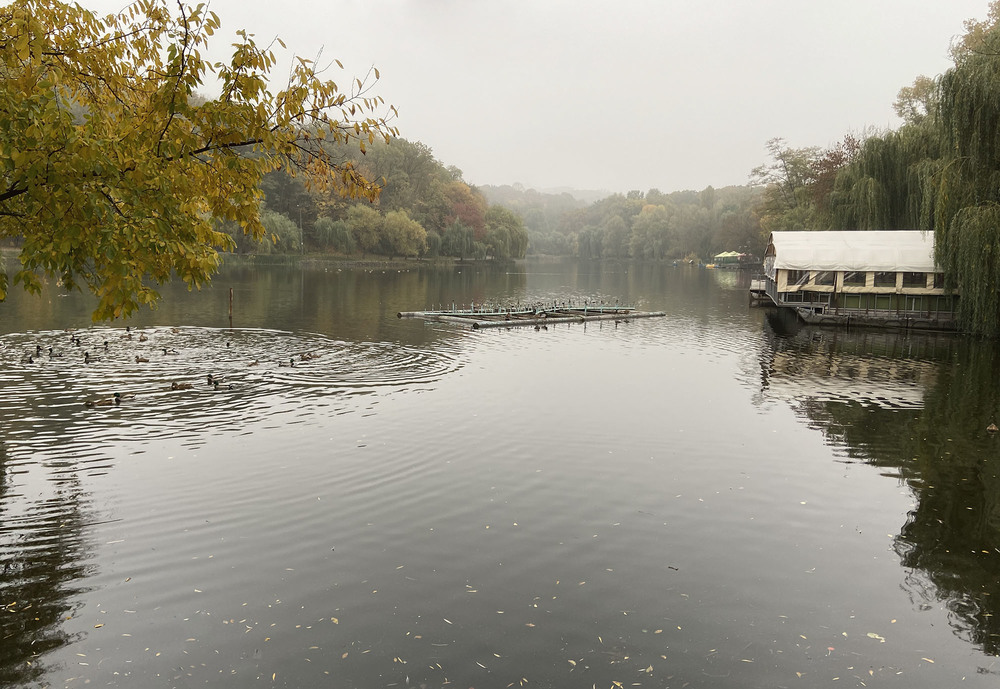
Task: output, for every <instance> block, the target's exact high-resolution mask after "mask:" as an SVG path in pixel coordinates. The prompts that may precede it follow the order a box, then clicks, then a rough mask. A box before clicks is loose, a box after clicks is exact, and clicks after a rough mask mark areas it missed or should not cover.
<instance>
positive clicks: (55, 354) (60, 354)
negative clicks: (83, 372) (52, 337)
mask: <svg viewBox="0 0 1000 689" xmlns="http://www.w3.org/2000/svg"><path fill="white" fill-rule="evenodd" d="M62 355H63V353H62V352H57V351H56V350H54V349H52V347H49V356H50V357H59V356H62Z"/></svg>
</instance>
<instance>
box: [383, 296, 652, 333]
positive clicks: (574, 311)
mask: <svg viewBox="0 0 1000 689" xmlns="http://www.w3.org/2000/svg"><path fill="white" fill-rule="evenodd" d="M666 315H667V314H666V312H664V311H638V310H636V308H635V307H633V306H622V305H618V304H614V305H610V304H600V303H594V304H591V303H584V304H574V303H572V302H562V303H559V302H552V303H550V304H533V305H527V306H525V305H521V304H518V305H515V306H498V305H493V304H483V305H476V304H473V305H472V306H470V307H468V308H466V307H462V308H459V307H457V306H455V305H452V307H451V308H450V309H445V310H438V311H401V312H399V313H397V314H396V316H397V317H399V318H423V319H424V320H428V321H441V322H444V323H461V324H462V325H471V326H472V327H473V328H474V329H476V330H478V329H480V328H505V327H514V326H524V325H543V324H547V323H585V322H587V321H610V320H613V321H616V322H625V323H627V322H628V321H629V320H630V319H633V318H655V317H660V316H666Z"/></svg>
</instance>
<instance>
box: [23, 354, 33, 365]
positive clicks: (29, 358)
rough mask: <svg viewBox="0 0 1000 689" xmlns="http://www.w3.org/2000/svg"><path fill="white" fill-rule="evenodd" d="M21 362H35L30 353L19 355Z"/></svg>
mask: <svg viewBox="0 0 1000 689" xmlns="http://www.w3.org/2000/svg"><path fill="white" fill-rule="evenodd" d="M21 363H22V364H33V363H35V359H34V357H32V356H31V355H30V354H25V355H24V356H22V357H21Z"/></svg>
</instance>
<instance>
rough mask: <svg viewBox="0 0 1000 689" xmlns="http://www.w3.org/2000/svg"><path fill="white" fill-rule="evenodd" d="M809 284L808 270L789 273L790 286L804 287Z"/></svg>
mask: <svg viewBox="0 0 1000 689" xmlns="http://www.w3.org/2000/svg"><path fill="white" fill-rule="evenodd" d="M807 282H809V271H808V270H790V271H788V284H789V285H804V284H806V283H807Z"/></svg>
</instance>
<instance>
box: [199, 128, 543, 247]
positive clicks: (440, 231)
mask: <svg viewBox="0 0 1000 689" xmlns="http://www.w3.org/2000/svg"><path fill="white" fill-rule="evenodd" d="M341 148H342V149H346V147H341ZM347 153H348V151H347V150H341V151H339V154H340V155H346V154H347ZM354 153H355V156H354V158H355V159H353V160H350V161H349V162H350V165H351V166H352V167H353V168H354V169H357V170H358V171H359V172H360V173H361V174H362V175H363V176H364V177H365V178H366V179H372V180H378V181H379V183H380V185H381V190H380V193H379V195H378V198H377V199H375V200H368V199H350V198H344V196H343V195H341V194H339V193H335V192H327V191H324V190H316V189H312V188H309V187H308V186H307V185H306V183H305V181H304V180H303V179H302V178H301V177H299V176H297V175H295V174H291V173H290V171H288V170H286V169H284V168H283V169H279V170H275V171H272V172H270V173H268V174H267V175H265V176H264V178H263V180H262V181H261V191H262V192H263V197H264V201H263V207H262V209H261V222H262V224H263V225H264V227H265V228H266V230H267V234H266V235H265V236H263V237H260V238H254V237H250V236H247V235H246V234H245V233H243V232H242V230H241V229H240V227H239V226H238V225H236V224H234V223H219V224H218V227H219V229H220V230H221V231H223V232H225V233H226V234H228V235H229V236H230V237H231V238H232V239H233V242H234V244H235V251H236V252H237V253H254V254H261V253H263V254H268V253H285V254H287V253H300V252H307V251H308V252H317V251H318V252H330V253H335V254H341V255H358V254H360V255H366V256H367V255H378V256H386V257H392V258H400V257H417V256H419V257H430V258H434V257H439V256H451V257H455V258H459V259H465V258H474V259H480V260H481V259H486V258H491V259H497V260H509V259H518V258H523V257H524V255H525V252H526V250H527V247H528V235H527V232H526V231H525V229H524V226H523V224H522V222H521V219H520V217H519V216H518V215H517V214H516V213H514V212H512V211H511V210H509V209H507V208H504V207H503V206H500V205H490V204H489V203H488V202H487V200H486V198H485V197H484V196H483V194H482V193H481V192H480V191H479V190H478V189H477V188H476V187H474V186H470V185H469V184H466V183H465V182H464V181H463V179H462V172H461V170H459V169H457V168H455V167H446V166H445V165H444V164H442V163H441V162H439V161H438V160H437V159H436V158H435V157H434V155H433V153H432V152H431V149H430V148H428V147H427V146H426V145H424V144H422V143H420V142H410V141H407V140H406V139H403V138H400V137H396V138H393V139H392V140H391V141H389V142H383V141H381V140H377V139H376V140H375V141H374V142H373V143H371V144H370V145H369V146H367V147H366V149H365V151H364V154H363V155H356V154H357V151H354Z"/></svg>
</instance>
